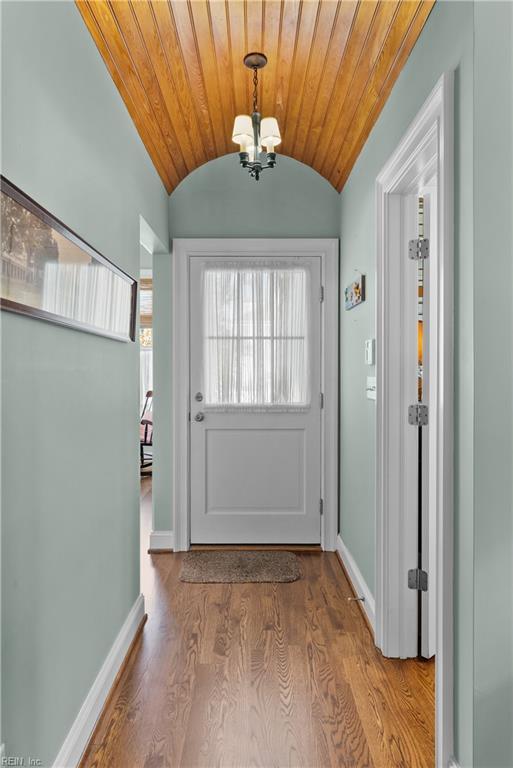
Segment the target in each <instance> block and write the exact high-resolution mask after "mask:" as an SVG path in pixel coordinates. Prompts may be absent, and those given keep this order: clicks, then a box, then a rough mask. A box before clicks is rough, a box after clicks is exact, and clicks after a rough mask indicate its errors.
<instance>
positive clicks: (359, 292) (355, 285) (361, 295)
mask: <svg viewBox="0 0 513 768" xmlns="http://www.w3.org/2000/svg"><path fill="white" fill-rule="evenodd" d="M362 301H365V275H361V274H359V275H358V276H357V277H356V278H355V279H354V280H353V282H352V283H349V285H348V286H346V289H345V291H344V306H345V309H354V308H355V307H357V306H358V304H361V303H362Z"/></svg>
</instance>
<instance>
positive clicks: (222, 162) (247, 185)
mask: <svg viewBox="0 0 513 768" xmlns="http://www.w3.org/2000/svg"><path fill="white" fill-rule="evenodd" d="M338 201H339V196H338V194H337V192H336V191H335V190H334V189H333V187H331V186H330V184H328V182H327V181H326V180H325V179H323V177H322V176H320V175H319V174H318V173H316V172H315V171H313V170H312V169H311V168H310V167H309V166H307V165H304V164H303V163H299V162H298V161H297V160H293V159H292V158H290V157H285V156H283V155H280V156H279V157H278V165H277V166H276V168H275V169H274V170H272V171H265V173H264V174H263V175H262V178H261V179H260V181H254V179H251V178H250V177H249V174H248V172H247V171H244V170H243V169H242V168H241V167H240V166H239V158H238V155H237V154H234V155H225V156H224V157H219V158H217V160H212V161H211V162H209V163H206V164H205V165H202V166H201V167H200V168H197V169H196V170H195V171H193V172H192V173H191V174H190V175H189V176H187V178H186V179H184V181H182V183H181V184H180V185H179V186H178V187H177V188H176V189H175V191H174V192H173V193H172V195H171V197H170V198H169V230H170V234H171V237H338V230H339V227H338V205H339V202H338Z"/></svg>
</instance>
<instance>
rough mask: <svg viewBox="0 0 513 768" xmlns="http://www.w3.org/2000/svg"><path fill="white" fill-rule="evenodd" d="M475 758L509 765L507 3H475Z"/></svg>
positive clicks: (511, 316) (492, 765) (512, 757)
mask: <svg viewBox="0 0 513 768" xmlns="http://www.w3.org/2000/svg"><path fill="white" fill-rule="evenodd" d="M474 18H475V65H474V72H475V101H474V139H475V144H474V200H475V204H474V212H475V218H474V237H475V243H474V289H475V290H474V302H475V309H474V343H475V347H474V354H475V410H474V430H475V445H474V469H475V481H474V492H475V501H474V504H475V507H474V510H475V511H474V514H475V524H474V525H475V528H474V551H475V567H474V589H475V597H474V627H475V635H474V656H475V663H474V685H475V698H474V708H475V720H474V723H475V730H474V759H475V766H476V767H478V768H485V767H486V768H505V766H513V598H512V585H513V486H512V482H513V478H512V467H513V446H512V429H513V410H512V397H511V396H512V392H513V368H512V346H511V338H512V330H513V313H512V307H511V296H512V289H513V248H512V239H511V222H512V220H513V180H512V179H513V150H512V145H513V4H512V3H510V2H487V3H480V2H478V3H476V4H475V17H474Z"/></svg>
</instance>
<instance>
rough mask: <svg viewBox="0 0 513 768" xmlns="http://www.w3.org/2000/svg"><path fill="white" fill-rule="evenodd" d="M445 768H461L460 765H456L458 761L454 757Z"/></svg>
mask: <svg viewBox="0 0 513 768" xmlns="http://www.w3.org/2000/svg"><path fill="white" fill-rule="evenodd" d="M447 768H461V767H460V764H459V763H458V761H457V760H456V758H455V757H451V759H450V760H449V762H448V763H447Z"/></svg>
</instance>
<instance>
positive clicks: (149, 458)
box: [139, 389, 153, 475]
mask: <svg viewBox="0 0 513 768" xmlns="http://www.w3.org/2000/svg"><path fill="white" fill-rule="evenodd" d="M139 437H140V466H141V474H145V475H151V471H149V472H142V470H143V469H147V467H151V465H152V464H153V454H151V453H148V452H145V451H144V449H145V448H147V447H148V446H153V390H152V389H149V390H148V391H147V392H146V398H145V400H144V406H143V409H142V413H141V422H140V427H139Z"/></svg>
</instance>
